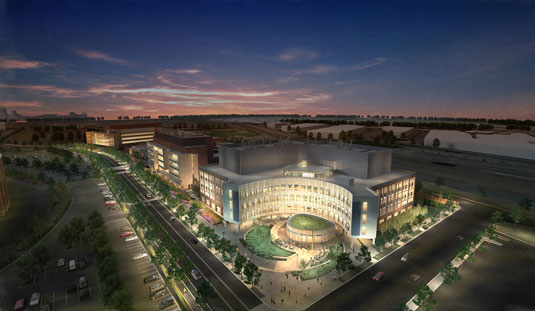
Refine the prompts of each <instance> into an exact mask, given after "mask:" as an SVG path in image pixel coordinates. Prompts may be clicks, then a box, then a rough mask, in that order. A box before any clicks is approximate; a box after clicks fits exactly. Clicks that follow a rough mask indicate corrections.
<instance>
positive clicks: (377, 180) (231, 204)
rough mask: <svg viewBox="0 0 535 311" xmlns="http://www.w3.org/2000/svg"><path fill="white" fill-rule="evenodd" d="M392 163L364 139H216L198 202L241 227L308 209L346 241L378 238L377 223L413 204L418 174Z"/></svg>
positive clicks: (386, 152)
mask: <svg viewBox="0 0 535 311" xmlns="http://www.w3.org/2000/svg"><path fill="white" fill-rule="evenodd" d="M391 161H392V150H391V149H386V148H378V147H370V146H362V145H351V144H330V143H321V144H310V143H304V142H281V143H275V144H268V145H260V146H257V145H243V144H242V145H240V144H234V145H219V165H211V166H201V167H200V168H199V171H200V192H201V201H202V202H203V203H204V204H206V205H207V206H208V207H210V208H211V209H212V210H213V211H214V212H215V213H217V214H218V215H220V216H221V217H223V218H224V219H225V221H227V222H230V223H234V224H238V225H240V226H241V225H242V224H246V223H252V222H253V221H254V220H255V219H258V218H271V217H274V216H277V217H278V216H292V215H295V214H298V213H306V214H312V215H316V216H318V217H322V218H325V219H327V220H329V221H331V222H333V223H335V224H336V225H337V226H339V228H340V229H341V230H340V231H341V232H343V233H344V235H345V236H346V237H347V238H350V239H351V241H353V239H354V238H366V239H375V237H376V232H377V227H378V226H379V225H380V224H382V223H383V222H384V221H385V220H388V219H391V218H393V217H394V218H395V217H397V216H398V215H400V214H401V213H404V212H406V211H407V210H408V209H411V208H412V206H413V201H414V185H415V174H414V173H413V172H407V171H400V170H393V169H391ZM311 238H312V237H311Z"/></svg>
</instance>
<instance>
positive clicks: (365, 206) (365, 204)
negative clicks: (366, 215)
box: [362, 202, 368, 212]
mask: <svg viewBox="0 0 535 311" xmlns="http://www.w3.org/2000/svg"><path fill="white" fill-rule="evenodd" d="M362 211H363V212H367V211H368V202H362Z"/></svg>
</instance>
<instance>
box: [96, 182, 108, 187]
mask: <svg viewBox="0 0 535 311" xmlns="http://www.w3.org/2000/svg"><path fill="white" fill-rule="evenodd" d="M98 185H99V186H107V185H108V184H106V183H105V182H101V183H98Z"/></svg>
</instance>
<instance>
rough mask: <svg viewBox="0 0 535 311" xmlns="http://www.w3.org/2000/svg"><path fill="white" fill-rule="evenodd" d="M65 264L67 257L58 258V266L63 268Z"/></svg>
mask: <svg viewBox="0 0 535 311" xmlns="http://www.w3.org/2000/svg"><path fill="white" fill-rule="evenodd" d="M64 265H65V258H60V259H58V264H57V266H58V268H61V267H63V266H64Z"/></svg>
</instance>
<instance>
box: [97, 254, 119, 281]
mask: <svg viewBox="0 0 535 311" xmlns="http://www.w3.org/2000/svg"><path fill="white" fill-rule="evenodd" d="M118 270H119V264H118V262H117V257H116V256H107V257H104V258H103V259H102V260H101V261H100V263H99V264H98V277H99V278H100V279H105V278H106V276H107V275H110V274H113V273H115V272H116V271H118Z"/></svg>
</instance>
